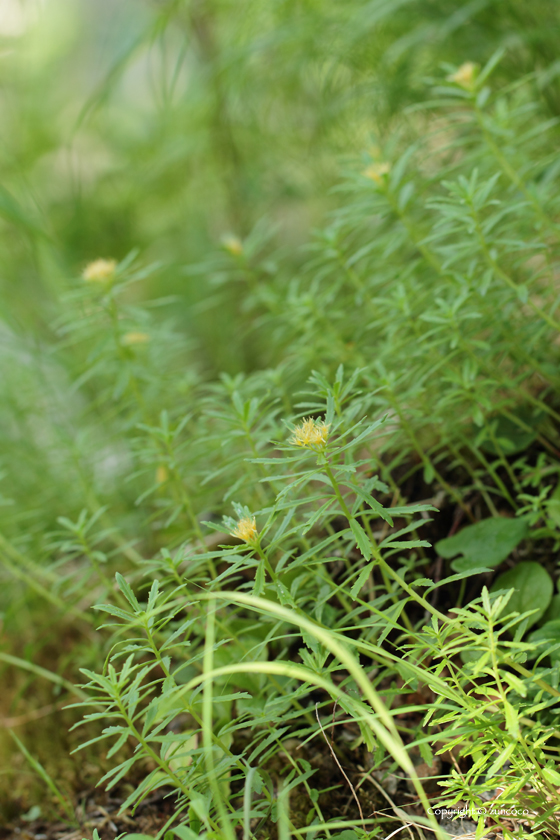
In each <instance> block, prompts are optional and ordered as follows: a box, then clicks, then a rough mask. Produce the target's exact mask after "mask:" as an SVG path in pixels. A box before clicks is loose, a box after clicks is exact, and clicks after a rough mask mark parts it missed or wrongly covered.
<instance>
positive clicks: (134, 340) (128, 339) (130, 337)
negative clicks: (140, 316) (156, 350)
mask: <svg viewBox="0 0 560 840" xmlns="http://www.w3.org/2000/svg"><path fill="white" fill-rule="evenodd" d="M149 340H150V336H149V335H148V333H144V332H128V333H125V335H123V337H122V344H125V345H126V346H127V347H129V346H130V345H131V344H146V342H148V341H149Z"/></svg>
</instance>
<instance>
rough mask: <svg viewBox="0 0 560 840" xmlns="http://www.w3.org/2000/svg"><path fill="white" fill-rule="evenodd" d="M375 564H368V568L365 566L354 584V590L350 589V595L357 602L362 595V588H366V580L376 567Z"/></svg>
mask: <svg viewBox="0 0 560 840" xmlns="http://www.w3.org/2000/svg"><path fill="white" fill-rule="evenodd" d="M374 565H375V563H374V562H371V563H368V564H367V566H364V568H363V569H362V571H361V572H360V574H359V575H358V577H357V579H356V581H355V583H354V584H353V586H352V588H351V589H350V595H351V596H352V598H353V599H354V600H355V599H356V598H357V597H358V595H359V594H360V592H361V590H362V587H363V586H364V584H365V582H366V580H367V579H368V577H369V576H370V574H371V571H372V569H373V567H374Z"/></svg>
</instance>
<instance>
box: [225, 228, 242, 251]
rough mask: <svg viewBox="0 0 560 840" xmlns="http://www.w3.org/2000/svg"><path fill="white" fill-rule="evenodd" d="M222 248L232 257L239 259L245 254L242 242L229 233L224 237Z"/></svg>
mask: <svg viewBox="0 0 560 840" xmlns="http://www.w3.org/2000/svg"><path fill="white" fill-rule="evenodd" d="M222 246H223V247H224V248H225V249H226V251H227V252H228V253H229V254H231V255H232V257H239V256H241V254H242V253H243V243H242V241H241V240H240V239H239V237H238V236H234V235H233V234H232V233H228V234H226V235H225V236H223V237H222Z"/></svg>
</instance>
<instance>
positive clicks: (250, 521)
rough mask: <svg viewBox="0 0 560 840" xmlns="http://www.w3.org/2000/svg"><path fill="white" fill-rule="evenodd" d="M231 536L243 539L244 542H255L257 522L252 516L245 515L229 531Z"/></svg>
mask: <svg viewBox="0 0 560 840" xmlns="http://www.w3.org/2000/svg"><path fill="white" fill-rule="evenodd" d="M230 533H231V535H232V537H236V538H237V539H238V540H243V542H246V543H254V542H256V539H257V535H258V531H257V522H256V519H255V517H254V516H245V517H243V519H240V520H239V522H238V523H237V525H236V526H235V528H234V529H233V531H231V532H230Z"/></svg>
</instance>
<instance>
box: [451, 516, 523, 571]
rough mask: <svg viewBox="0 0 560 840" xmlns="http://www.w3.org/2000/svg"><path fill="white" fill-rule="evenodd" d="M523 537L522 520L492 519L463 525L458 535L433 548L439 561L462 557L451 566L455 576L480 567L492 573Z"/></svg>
mask: <svg viewBox="0 0 560 840" xmlns="http://www.w3.org/2000/svg"><path fill="white" fill-rule="evenodd" d="M526 534H527V522H526V520H525V519H509V518H506V517H503V516H494V517H491V518H490V519H483V520H482V522H477V523H476V525H467V527H466V528H463V529H462V530H461V531H459V533H458V534H455V535H454V536H452V537H447V538H446V539H444V540H440V541H439V542H438V543H436V545H435V548H436V551H437V552H438V554H439V555H440V556H441V557H445V558H451V557H455V556H456V555H457V554H462V555H463V556H462V557H461V558H460V559H457V560H454V561H453V563H452V564H451V568H452V569H453V570H454V571H456V572H468V571H469V570H470V569H473V570H474V569H477V568H480V567H481V566H487V567H488V568H490V569H493V568H494V567H495V566H497V565H498V564H499V563H501V562H502V560H505V559H506V557H507V556H508V555H509V554H511V552H512V551H513V549H514V548H515V547H516V546H517V545H518V544H519V543H520V542H521V540H522V539H523V537H524V536H525V535H526Z"/></svg>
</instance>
